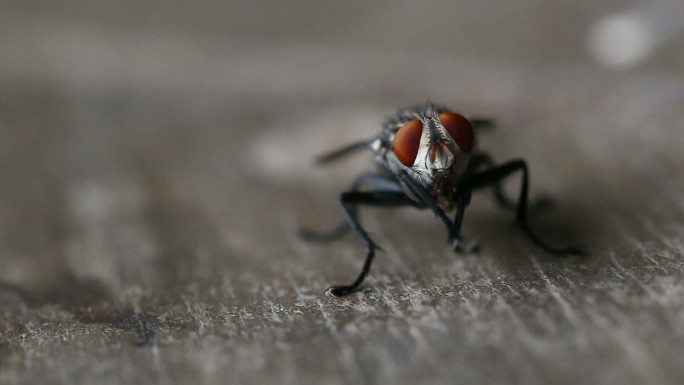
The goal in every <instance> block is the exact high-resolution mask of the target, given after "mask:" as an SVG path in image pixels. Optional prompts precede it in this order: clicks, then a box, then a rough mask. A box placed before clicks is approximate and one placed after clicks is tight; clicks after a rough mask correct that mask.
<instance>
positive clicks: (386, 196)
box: [326, 191, 415, 297]
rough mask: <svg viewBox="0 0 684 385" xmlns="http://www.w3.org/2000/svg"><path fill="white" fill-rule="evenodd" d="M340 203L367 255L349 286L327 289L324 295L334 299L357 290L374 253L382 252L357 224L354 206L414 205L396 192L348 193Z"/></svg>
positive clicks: (368, 268)
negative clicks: (358, 272) (326, 294)
mask: <svg viewBox="0 0 684 385" xmlns="http://www.w3.org/2000/svg"><path fill="white" fill-rule="evenodd" d="M340 203H341V204H342V209H343V211H344V215H345V218H346V220H347V224H348V225H349V227H350V228H351V229H352V230H354V232H355V233H356V234H357V235H358V236H359V237H360V238H361V241H362V242H363V243H364V245H366V248H367V249H368V253H367V254H366V260H365V262H364V263H363V267H362V268H361V273H360V274H359V275H358V277H357V278H356V280H355V281H354V282H353V283H352V284H351V285H342V286H332V287H330V288H328V290H327V291H326V293H328V294H330V295H332V296H334V297H342V296H345V295H348V294H351V293H353V292H355V291H356V290H358V288H359V287H360V286H361V284H362V283H363V281H364V279H365V278H366V276H367V275H368V272H369V271H370V268H371V264H372V263H373V259H374V258H375V251H376V250H382V249H381V248H380V247H379V246H378V245H377V244H376V243H375V242H374V241H373V240H372V239H371V237H370V235H368V232H366V230H365V229H364V228H363V226H361V224H360V223H359V220H358V218H357V216H356V206H357V205H369V206H408V205H414V204H415V203H414V202H413V201H412V200H411V199H410V198H409V197H407V196H406V194H404V193H403V192H398V191H372V192H358V191H350V192H346V193H343V194H342V195H340Z"/></svg>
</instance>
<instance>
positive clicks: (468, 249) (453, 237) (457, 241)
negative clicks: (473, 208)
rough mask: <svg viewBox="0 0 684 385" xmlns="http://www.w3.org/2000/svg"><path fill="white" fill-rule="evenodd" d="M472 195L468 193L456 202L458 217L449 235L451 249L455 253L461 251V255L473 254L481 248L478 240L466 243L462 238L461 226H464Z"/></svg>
mask: <svg viewBox="0 0 684 385" xmlns="http://www.w3.org/2000/svg"><path fill="white" fill-rule="evenodd" d="M470 195H471V193H470V192H468V193H466V194H461V195H460V196H459V197H458V198H457V200H456V216H455V217H454V223H453V225H452V228H451V230H450V231H451V232H450V234H449V240H450V242H451V248H452V249H454V251H459V252H461V253H472V252H473V251H476V250H477V249H478V247H479V245H478V243H477V241H476V240H474V239H472V240H469V241H465V240H464V239H463V237H462V236H461V226H462V225H463V217H464V215H465V209H466V207H467V206H468V204H469V203H470Z"/></svg>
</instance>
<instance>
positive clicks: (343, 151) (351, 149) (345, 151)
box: [316, 139, 376, 165]
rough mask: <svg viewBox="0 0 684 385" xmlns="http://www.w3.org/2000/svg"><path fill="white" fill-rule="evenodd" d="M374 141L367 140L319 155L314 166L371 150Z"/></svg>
mask: <svg viewBox="0 0 684 385" xmlns="http://www.w3.org/2000/svg"><path fill="white" fill-rule="evenodd" d="M375 140H376V139H369V140H364V141H361V142H356V143H352V144H349V145H347V146H345V147H342V148H340V149H337V150H335V151H331V152H329V153H327V154H323V155H320V156H318V157H316V164H319V165H323V164H328V163H331V162H333V161H336V160H338V159H340V158H344V157H345V156H347V155H350V154H352V153H355V152H357V151H359V150H363V149H372V148H373V142H375Z"/></svg>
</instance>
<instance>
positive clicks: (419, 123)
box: [392, 108, 475, 200]
mask: <svg viewBox="0 0 684 385" xmlns="http://www.w3.org/2000/svg"><path fill="white" fill-rule="evenodd" d="M474 147H475V133H474V131H473V126H472V125H471V124H470V121H468V119H466V118H465V117H464V116H463V115H460V114H457V113H455V112H442V113H441V114H437V113H436V112H434V109H432V108H428V109H427V112H426V113H425V114H424V115H422V116H420V118H416V119H412V120H409V121H408V122H406V123H404V124H403V125H402V126H401V127H400V128H399V130H398V131H397V133H396V134H395V136H394V142H393V145H392V150H393V151H394V154H395V155H396V157H397V159H398V160H399V162H401V164H403V165H404V166H405V167H408V168H409V169H410V170H411V172H410V175H413V176H414V177H416V178H417V179H419V180H420V181H421V184H423V185H424V186H425V187H427V188H428V189H430V190H431V192H432V193H433V194H434V195H435V196H436V197H438V198H442V197H444V198H446V199H447V200H448V196H449V195H451V194H453V193H455V192H456V191H455V188H456V182H457V181H458V178H459V177H460V176H461V174H462V173H463V172H464V171H465V169H466V167H467V166H468V162H469V160H470V155H471V153H472V151H473V149H474Z"/></svg>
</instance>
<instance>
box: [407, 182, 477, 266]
mask: <svg viewBox="0 0 684 385" xmlns="http://www.w3.org/2000/svg"><path fill="white" fill-rule="evenodd" d="M399 179H400V180H401V181H402V182H404V183H406V185H407V186H409V188H410V189H411V191H413V192H414V193H415V194H416V195H417V196H418V199H420V201H421V202H423V204H425V205H426V206H427V207H428V208H430V210H432V212H434V213H435V215H437V217H438V218H439V219H441V220H442V222H443V223H444V225H445V226H446V228H447V231H448V234H449V238H448V242H449V245H451V248H452V249H453V250H454V251H458V252H461V253H469V252H471V251H473V250H474V249H475V248H476V247H477V245H476V243H473V242H467V243H464V242H463V239H462V237H461V225H462V223H463V216H464V215H465V208H466V206H467V205H468V203H470V193H469V192H468V193H467V194H461V196H460V197H459V198H458V199H457V203H456V205H457V211H456V218H455V219H454V221H453V222H452V221H451V219H449V217H448V216H447V214H446V213H445V212H444V210H442V208H441V207H439V203H437V201H436V200H435V198H434V197H433V196H432V195H431V194H430V193H429V192H428V191H427V190H425V188H423V187H422V186H421V185H419V184H418V183H416V182H414V180H413V179H412V178H411V177H410V176H409V175H408V174H406V172H401V173H400V174H399ZM464 191H465V190H464Z"/></svg>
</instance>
